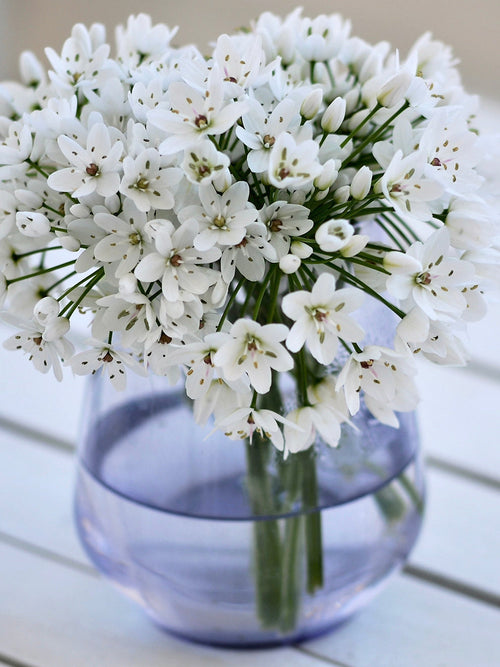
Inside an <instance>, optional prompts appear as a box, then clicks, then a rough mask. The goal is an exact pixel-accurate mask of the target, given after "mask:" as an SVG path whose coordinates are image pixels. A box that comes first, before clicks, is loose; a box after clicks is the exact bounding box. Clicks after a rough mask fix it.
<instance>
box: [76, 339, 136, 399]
mask: <svg viewBox="0 0 500 667" xmlns="http://www.w3.org/2000/svg"><path fill="white" fill-rule="evenodd" d="M89 342H90V343H91V344H92V345H93V347H92V348H91V349H89V350H85V351H84V352H80V353H79V354H75V356H74V357H72V358H71V359H69V360H68V361H67V362H66V363H67V365H69V366H71V369H72V371H73V373H75V375H91V374H92V375H93V374H94V373H96V372H97V371H98V370H99V369H101V368H102V369H103V371H104V372H105V373H106V374H107V376H108V378H109V379H110V381H111V384H112V385H113V387H114V388H115V389H117V390H118V391H123V390H124V389H125V387H126V384H127V375H126V369H127V368H130V369H131V370H133V371H134V372H135V373H137V374H138V375H145V374H146V372H145V370H144V367H143V366H141V365H140V364H139V363H138V362H137V361H135V359H134V358H133V357H132V355H130V354H127V353H125V352H121V351H119V350H117V349H116V348H115V347H113V346H111V345H108V344H106V343H102V342H100V341H97V340H92V341H89Z"/></svg>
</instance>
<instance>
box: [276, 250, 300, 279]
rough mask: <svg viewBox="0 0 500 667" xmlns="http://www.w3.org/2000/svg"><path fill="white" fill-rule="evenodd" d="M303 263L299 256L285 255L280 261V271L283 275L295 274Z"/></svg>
mask: <svg viewBox="0 0 500 667" xmlns="http://www.w3.org/2000/svg"><path fill="white" fill-rule="evenodd" d="M301 263H302V261H301V259H300V257H297V255H285V256H284V257H282V258H281V259H280V269H281V270H282V271H283V273H287V274H290V273H295V271H297V270H298V269H299V267H300V265H301Z"/></svg>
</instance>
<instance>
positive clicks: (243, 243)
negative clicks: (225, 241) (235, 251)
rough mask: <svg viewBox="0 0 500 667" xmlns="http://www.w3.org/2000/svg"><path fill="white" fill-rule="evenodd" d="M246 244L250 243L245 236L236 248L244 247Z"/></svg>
mask: <svg viewBox="0 0 500 667" xmlns="http://www.w3.org/2000/svg"><path fill="white" fill-rule="evenodd" d="M246 245H248V241H247V239H246V238H245V237H243V238H242V239H241V241H240V242H239V243H237V244H236V248H244V247H245V246H246Z"/></svg>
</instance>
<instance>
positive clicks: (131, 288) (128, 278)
mask: <svg viewBox="0 0 500 667" xmlns="http://www.w3.org/2000/svg"><path fill="white" fill-rule="evenodd" d="M136 289H137V278H136V277H135V276H134V274H133V273H126V274H125V275H124V276H122V277H121V278H120V280H119V281H118V291H119V293H120V294H124V295H129V294H133V293H134V292H135V290H136Z"/></svg>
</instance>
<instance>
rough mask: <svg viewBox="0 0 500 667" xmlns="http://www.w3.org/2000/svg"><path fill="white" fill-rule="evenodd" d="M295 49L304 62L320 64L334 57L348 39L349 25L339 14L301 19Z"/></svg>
mask: <svg viewBox="0 0 500 667" xmlns="http://www.w3.org/2000/svg"><path fill="white" fill-rule="evenodd" d="M299 26H300V27H299V30H300V32H299V34H298V35H297V49H298V50H299V51H300V54H301V55H302V57H303V58H304V59H305V60H309V61H313V62H322V61H326V60H330V58H333V57H334V56H336V55H337V54H338V53H339V51H340V50H341V48H342V47H343V46H344V43H345V41H346V40H347V38H348V37H349V33H350V30H351V24H350V22H349V21H345V20H344V19H343V18H342V17H341V16H340V14H330V15H329V16H326V15H324V14H322V15H320V16H317V17H316V18H314V19H309V18H303V19H301V21H300V24H299Z"/></svg>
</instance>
